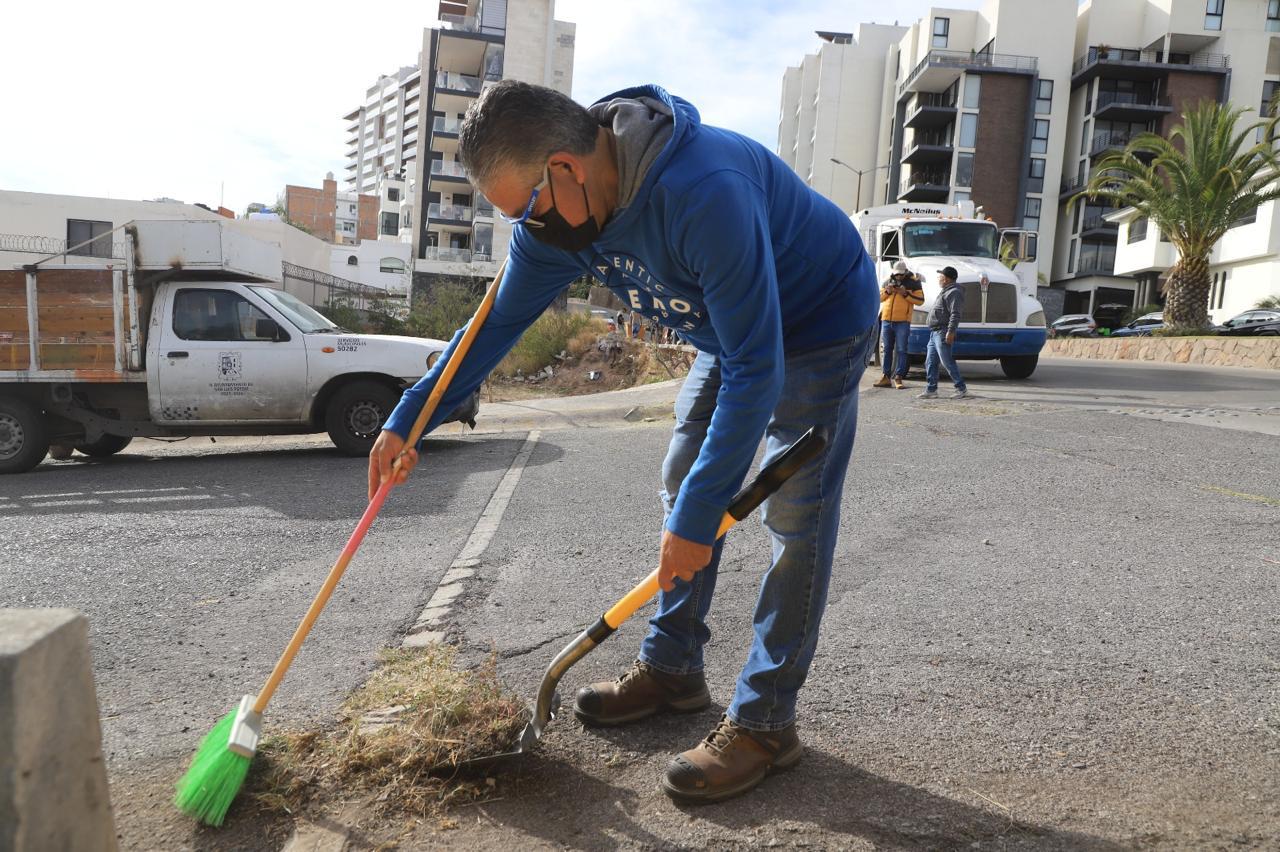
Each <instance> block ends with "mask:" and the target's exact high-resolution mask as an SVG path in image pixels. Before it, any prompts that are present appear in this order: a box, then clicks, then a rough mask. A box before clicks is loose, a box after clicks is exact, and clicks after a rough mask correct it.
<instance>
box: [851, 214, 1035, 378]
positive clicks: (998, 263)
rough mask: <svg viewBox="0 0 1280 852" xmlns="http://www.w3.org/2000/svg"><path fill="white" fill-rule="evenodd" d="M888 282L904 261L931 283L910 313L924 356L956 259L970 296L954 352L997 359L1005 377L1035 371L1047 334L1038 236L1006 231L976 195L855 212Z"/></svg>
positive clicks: (913, 339) (913, 346)
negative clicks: (945, 273)
mask: <svg viewBox="0 0 1280 852" xmlns="http://www.w3.org/2000/svg"><path fill="white" fill-rule="evenodd" d="M852 219H853V222H854V225H855V227H857V229H858V233H859V234H861V235H862V238H863V241H864V242H865V244H866V246H867V250H868V251H869V252H870V253H871V254H872V256H873V258H874V260H875V264H876V271H877V274H878V275H879V278H880V280H881V281H882V282H883V281H885V280H887V279H888V277H889V275H890V273H891V271H892V268H893V265H894V263H896V262H897V261H900V260H901V261H904V262H905V263H906V264H907V267H908V269H910V270H911V271H912V272H913V273H915V274H916V275H917V276H918V277H919V278H920V279H921V281H922V283H923V285H924V296H925V302H924V304H923V305H921V306H920V307H919V308H917V309H916V310H914V311H912V315H911V333H910V337H909V342H908V347H907V349H908V353H909V354H910V355H911V356H912V357H913V358H923V357H924V354H925V349H926V346H927V344H928V341H929V329H928V325H927V322H928V316H929V310H930V308H931V307H932V306H933V301H934V299H935V298H937V296H938V293H939V292H940V291H941V289H942V288H941V285H940V284H939V283H938V272H939V271H940V270H941V269H942V268H943V267H946V266H951V267H954V268H955V269H956V271H957V272H958V273H959V278H958V279H957V284H958V285H959V286H960V287H961V288H962V290H963V292H964V296H965V300H964V314H963V316H962V317H961V321H960V328H959V330H958V331H957V333H956V342H955V346H954V349H953V351H954V354H955V356H956V358H957V359H964V360H998V361H999V362H1000V366H1001V369H1003V371H1004V373H1005V375H1006V376H1008V377H1009V378H1014V379H1025V378H1028V377H1030V376H1031V374H1032V373H1033V372H1035V368H1036V364H1037V362H1038V360H1039V355H1040V350H1041V349H1042V348H1043V347H1044V343H1045V339H1046V329H1045V315H1044V309H1043V307H1042V306H1041V305H1040V303H1039V301H1037V299H1036V297H1035V293H1036V283H1037V282H1036V263H1035V260H1036V253H1037V249H1038V245H1037V243H1038V238H1037V235H1036V234H1035V233H1034V232H1032V231H1023V230H1019V229H1005V230H1000V229H998V228H997V227H996V224H995V223H994V222H992V221H990V219H989V218H988V217H986V216H984V215H983V214H982V212H981V209H980V208H975V207H974V205H973V204H972V203H971V202H960V203H958V204H954V205H943V204H890V205H885V206H883V207H875V208H870V209H867V210H863V211H860V212H858V213H856V214H854V216H853V217H852Z"/></svg>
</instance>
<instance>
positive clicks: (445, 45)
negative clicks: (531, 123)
mask: <svg viewBox="0 0 1280 852" xmlns="http://www.w3.org/2000/svg"><path fill="white" fill-rule="evenodd" d="M439 18H440V20H439V23H438V24H437V25H436V26H435V27H431V28H428V29H427V30H425V31H424V32H423V40H422V54H421V55H422V60H423V64H422V67H423V69H424V72H426V73H424V74H423V88H422V100H423V103H424V107H423V116H424V118H423V124H422V132H421V133H420V134H419V136H418V150H417V162H418V163H420V164H421V165H422V169H421V174H420V175H419V178H418V185H419V187H420V188H421V191H420V192H417V193H416V195H415V202H414V204H415V210H416V216H417V218H416V222H417V226H416V227H415V228H414V231H413V246H414V258H415V261H414V268H415V271H416V272H418V273H421V274H422V275H425V276H428V277H430V276H438V275H471V276H476V277H484V278H489V277H492V276H493V275H495V274H496V273H497V269H498V265H499V264H500V263H501V262H502V260H503V259H505V258H506V253H507V243H508V242H509V241H510V239H511V226H510V225H509V224H507V223H506V222H505V221H503V220H502V218H501V217H495V216H494V210H493V205H492V204H490V203H489V202H488V201H487V200H486V199H485V198H484V197H483V196H482V195H480V194H479V193H478V192H476V190H475V188H474V187H472V186H471V183H470V181H469V180H468V179H467V175H466V172H465V171H464V170H463V168H462V166H461V164H460V163H459V162H458V159H457V152H458V131H459V129H460V127H461V123H462V118H463V116H464V115H465V114H466V111H467V108H468V107H469V106H471V104H472V103H474V102H475V100H476V98H478V97H479V96H480V93H481V92H482V91H483V90H484V88H485V86H487V85H492V84H493V83H494V82H496V81H498V80H503V79H516V80H523V81H525V82H529V83H537V84H539V85H542V86H548V87H550V88H553V89H557V90H559V91H561V92H564V93H565V94H569V93H570V89H571V87H572V84H573V47H574V36H575V31H576V27H575V25H574V24H571V23H568V22H565V21H557V20H556V19H555V0H505V2H504V0H457V1H456V2H453V0H444V1H443V2H441V3H440V6H439Z"/></svg>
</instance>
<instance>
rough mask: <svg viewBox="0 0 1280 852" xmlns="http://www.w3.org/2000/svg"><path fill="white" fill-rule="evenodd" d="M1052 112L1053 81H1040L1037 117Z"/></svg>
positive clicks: (1038, 85)
mask: <svg viewBox="0 0 1280 852" xmlns="http://www.w3.org/2000/svg"><path fill="white" fill-rule="evenodd" d="M1277 2H1280V0H1277ZM1052 111H1053V81H1052V80H1040V81H1038V82H1037V83H1036V115H1048V114H1049V113H1050V112H1052Z"/></svg>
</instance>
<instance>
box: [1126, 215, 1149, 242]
mask: <svg viewBox="0 0 1280 852" xmlns="http://www.w3.org/2000/svg"><path fill="white" fill-rule="evenodd" d="M1146 238H1147V217H1146V216H1143V217H1141V218H1138V219H1134V220H1133V221H1132V222H1130V223H1129V240H1128V242H1129V244H1130V245H1132V244H1133V243H1140V242H1142V241H1143V240H1145V239H1146Z"/></svg>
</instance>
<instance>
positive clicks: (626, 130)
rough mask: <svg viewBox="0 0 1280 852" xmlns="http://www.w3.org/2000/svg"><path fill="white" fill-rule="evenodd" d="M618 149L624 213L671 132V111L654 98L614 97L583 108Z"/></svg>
mask: <svg viewBox="0 0 1280 852" xmlns="http://www.w3.org/2000/svg"><path fill="white" fill-rule="evenodd" d="M587 112H589V113H591V115H592V116H593V117H594V118H595V119H596V121H598V122H600V123H601V124H603V125H604V126H605V127H608V128H610V129H611V130H612V131H613V135H614V139H615V140H616V141H617V146H618V206H617V210H625V209H626V208H627V207H628V206H629V205H630V204H631V201H632V199H634V198H635V196H636V192H637V191H638V190H639V189H640V185H641V184H642V183H644V177H645V175H646V174H648V172H649V167H650V166H652V165H653V161H654V160H656V159H658V155H659V154H661V153H662V149H663V148H664V147H666V144H667V142H668V141H669V140H670V139H671V134H672V132H673V131H674V130H675V119H674V118H673V116H672V112H671V108H670V107H668V106H667V105H666V104H664V103H663V102H662V101H660V100H657V99H655V98H649V97H639V98H614V99H612V100H609V101H604V102H602V103H598V104H595V105H593V106H590V107H588V108H587Z"/></svg>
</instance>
